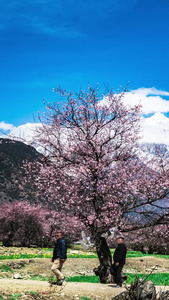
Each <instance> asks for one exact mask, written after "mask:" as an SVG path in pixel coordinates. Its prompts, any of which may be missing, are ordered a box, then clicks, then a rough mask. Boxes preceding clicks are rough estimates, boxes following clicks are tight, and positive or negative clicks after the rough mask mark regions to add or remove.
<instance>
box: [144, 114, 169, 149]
mask: <svg viewBox="0 0 169 300" xmlns="http://www.w3.org/2000/svg"><path fill="white" fill-rule="evenodd" d="M141 136H142V138H141V140H140V143H150V144H152V143H154V144H164V145H168V146H169V118H167V117H165V116H164V115H163V114H162V113H159V112H158V113H155V114H154V115H153V116H152V117H150V118H142V121H141Z"/></svg>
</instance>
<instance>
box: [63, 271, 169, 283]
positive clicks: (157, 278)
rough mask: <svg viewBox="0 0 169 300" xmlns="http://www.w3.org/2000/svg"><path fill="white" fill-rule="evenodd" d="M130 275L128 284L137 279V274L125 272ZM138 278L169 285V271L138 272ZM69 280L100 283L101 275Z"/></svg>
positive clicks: (70, 278) (77, 277)
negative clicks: (147, 273)
mask: <svg viewBox="0 0 169 300" xmlns="http://www.w3.org/2000/svg"><path fill="white" fill-rule="evenodd" d="M124 275H127V276H128V279H127V281H126V284H131V283H133V282H134V281H135V278H136V274H131V273H124ZM137 277H138V278H145V277H146V279H147V280H151V281H152V282H153V283H154V284H155V285H167V286H169V273H157V274H151V275H147V276H146V275H145V274H137ZM66 281H67V282H91V283H99V282H100V281H99V277H97V276H74V277H69V278H67V279H66Z"/></svg>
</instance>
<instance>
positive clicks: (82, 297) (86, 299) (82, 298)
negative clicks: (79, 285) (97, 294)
mask: <svg viewBox="0 0 169 300" xmlns="http://www.w3.org/2000/svg"><path fill="white" fill-rule="evenodd" d="M80 300H91V298H90V297H86V296H81V297H80Z"/></svg>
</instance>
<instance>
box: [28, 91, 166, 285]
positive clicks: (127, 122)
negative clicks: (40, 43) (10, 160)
mask: <svg viewBox="0 0 169 300" xmlns="http://www.w3.org/2000/svg"><path fill="white" fill-rule="evenodd" d="M55 91H56V93H57V94H58V95H59V97H60V100H61V101H60V102H57V101H56V102H55V103H54V104H50V103H46V108H47V111H46V112H45V113H44V116H43V118H40V121H41V122H42V125H43V126H42V127H41V129H40V130H39V133H38V135H37V141H38V143H39V144H40V145H41V146H43V147H44V150H45V152H46V157H45V159H43V160H42V161H41V163H39V166H38V167H40V171H39V173H38V174H36V176H35V177H34V182H35V183H36V184H37V186H38V187H39V191H40V192H41V193H42V194H44V195H46V198H47V199H48V201H49V202H50V203H52V204H53V206H54V207H55V208H56V207H57V208H58V209H59V210H60V211H63V212H67V214H71V215H72V214H74V215H75V216H76V217H78V218H79V220H80V221H81V222H83V224H84V225H85V226H86V229H87V230H88V231H89V232H90V235H91V236H92V238H93V240H94V242H95V245H96V249H97V254H98V258H99V261H100V266H99V267H98V269H97V270H96V274H98V275H99V276H100V281H101V282H102V283H106V282H111V281H112V276H111V274H110V271H109V270H110V266H111V264H112V257H111V253H110V250H109V247H108V245H107V242H106V239H105V237H103V233H105V232H107V231H108V230H109V229H110V228H111V227H117V228H118V230H120V231H123V232H125V231H129V230H133V229H138V228H140V227H145V226H150V225H152V224H154V223H158V221H159V220H160V219H161V218H162V215H164V214H167V213H168V212H167V208H166V210H165V211H164V210H163V209H162V210H161V209H160V207H161V204H160V202H159V201H158V200H160V199H166V197H167V196H168V192H169V189H168V183H169V176H168V175H169V168H168V166H167V165H165V166H164V165H162V163H161V161H159V160H157V161H155V160H154V161H152V159H151V160H150V161H149V160H148V158H147V159H146V163H145V162H144V161H143V160H141V158H140V157H138V154H139V146H138V143H137V142H138V139H139V130H140V125H139V124H140V107H139V106H134V107H127V106H125V105H124V103H123V96H124V93H125V90H124V91H123V92H120V93H119V94H118V95H117V94H114V93H113V92H112V91H106V93H105V94H104V95H101V96H99V89H98V87H97V88H96V89H92V88H91V87H90V86H89V88H88V91H82V90H80V92H79V93H74V94H73V93H72V92H71V93H67V92H66V91H65V90H62V89H60V88H58V89H56V90H55ZM29 167H30V169H31V168H32V167H31V165H30V166H29Z"/></svg>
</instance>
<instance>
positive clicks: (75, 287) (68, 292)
mask: <svg viewBox="0 0 169 300" xmlns="http://www.w3.org/2000/svg"><path fill="white" fill-rule="evenodd" d="M160 289H161V290H162V291H166V290H169V286H168V287H164V286H162V287H159V286H158V287H156V290H157V292H158V291H159V290H160ZM124 290H125V288H115V287H114V285H113V284H112V285H111V284H100V283H85V282H78V283H76V282H68V283H66V282H65V283H64V285H63V286H62V287H59V286H55V285H54V286H50V284H49V283H48V282H45V281H36V280H22V279H6V278H5V279H0V292H3V293H8V294H9V293H12V294H15V293H21V292H38V293H43V294H44V293H45V294H47V295H51V294H54V293H58V295H59V294H60V298H61V299H64V296H70V297H75V296H77V297H78V296H79V297H80V296H90V297H91V299H104V300H109V299H112V297H113V296H116V295H117V294H119V293H120V292H122V291H124ZM73 299H74V298H73Z"/></svg>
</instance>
